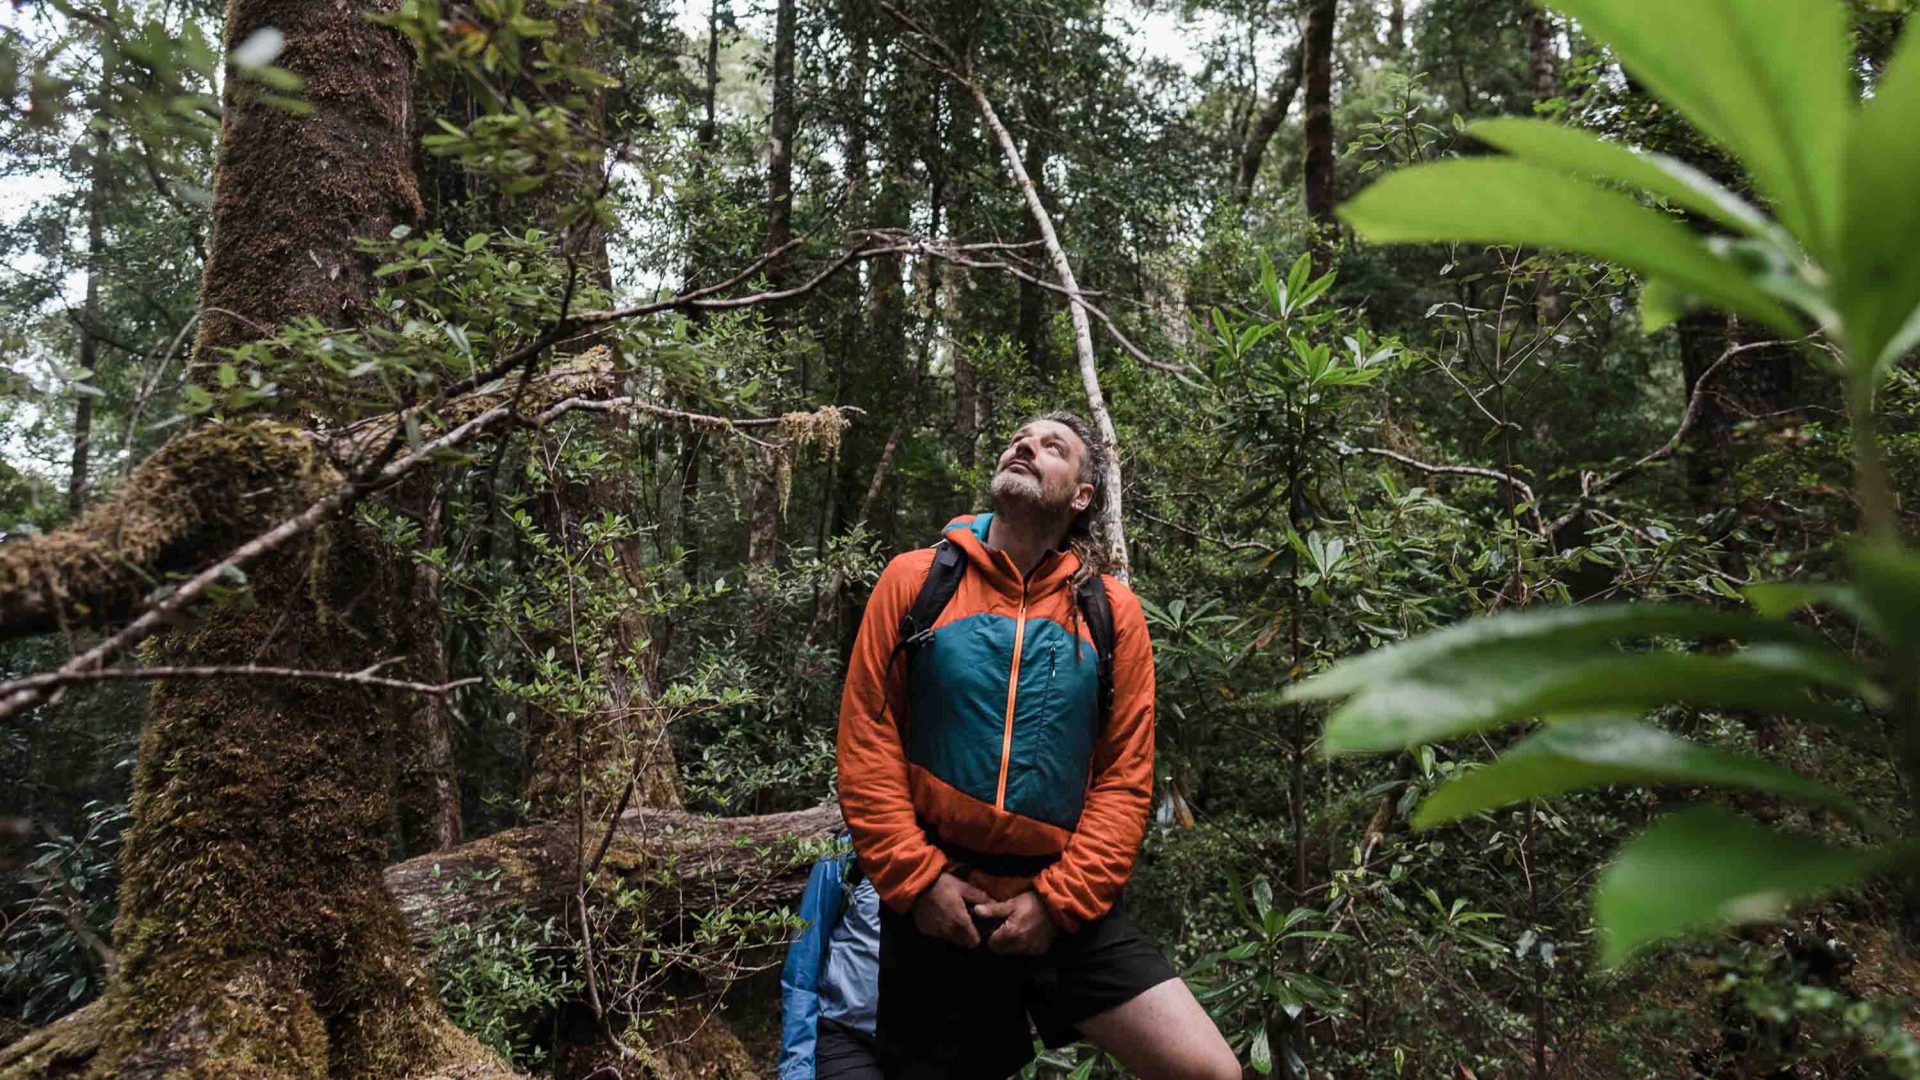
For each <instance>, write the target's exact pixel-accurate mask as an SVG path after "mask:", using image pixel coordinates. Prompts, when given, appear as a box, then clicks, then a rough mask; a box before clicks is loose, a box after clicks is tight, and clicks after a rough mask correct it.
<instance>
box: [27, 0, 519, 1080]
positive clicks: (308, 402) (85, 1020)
mask: <svg viewBox="0 0 1920 1080" xmlns="http://www.w3.org/2000/svg"><path fill="white" fill-rule="evenodd" d="M266 28H273V29H275V30H277V31H278V32H279V33H281V34H282V35H284V39H285V48H284V51H283V52H282V54H281V56H280V57H279V60H278V62H279V63H280V64H281V65H282V66H284V67H286V68H288V69H290V70H292V71H294V72H296V73H297V74H299V75H300V76H302V77H303V78H304V80H305V82H306V87H307V89H306V96H307V100H308V102H309V103H310V105H311V112H310V113H309V114H306V115H302V114H299V113H296V112H292V111H288V110H285V109H281V108H278V107H275V106H273V105H271V104H269V103H266V102H264V101H262V100H260V99H259V96H258V95H256V94H254V93H253V92H251V88H250V87H249V85H248V84H246V83H245V82H244V81H242V80H239V79H234V80H230V81H229V83H228V93H227V101H226V103H225V111H224V117H223V120H222V126H221V134H220V146H219V156H218V159H217V162H216V166H215V179H214V205H213V233H212V244H211V251H210V253H209V258H208V261H207V266H206V271H205V278H204V280H203V283H202V290H201V295H202V312H203V316H202V319H201V322H200V335H199V339H198V341H197V343H196V349H195V354H194V366H195V369H196V373H197V376H196V377H198V378H200V379H203V380H204V379H206V378H207V375H208V373H209V372H210V371H211V370H212V369H213V368H214V367H215V366H216V365H218V364H219V363H221V362H223V355H222V352H221V350H222V349H223V348H224V347H229V346H233V345H237V344H240V343H242V342H245V341H247V340H249V339H252V338H255V337H257V336H259V335H261V334H264V333H270V332H271V331H272V329H273V328H274V327H276V326H278V325H280V324H282V323H284V322H286V321H287V320H289V319H292V318H296V317H302V316H312V317H315V318H318V319H320V320H322V321H324V322H327V323H331V324H334V325H339V326H351V325H353V324H355V323H356V322H358V321H360V320H361V319H362V318H363V317H364V314H365V312H366V311H367V307H368V302H369V300H370V298H371V291H372V271H373V269H374V266H375V263H374V262H373V260H371V259H370V258H368V257H367V256H364V255H361V254H359V253H357V252H355V251H354V250H353V244H354V241H355V238H358V237H367V236H373V237H380V236H385V235H386V234H387V233H388V232H389V231H390V230H391V229H392V228H393V227H394V226H395V225H398V224H403V223H411V222H413V221H415V220H416V219H417V217H418V214H419V208H420V204H419V197H418V193H417V190H416V187H415V181H414V175H413V170H412V156H411V137H412V131H413V125H412V117H411V111H412V82H411V78H412V63H411V55H410V52H409V50H408V48H407V46H406V45H405V44H404V42H403V41H402V40H401V39H400V38H399V37H398V36H396V35H394V34H391V33H389V32H388V31H385V30H382V29H380V28H378V27H375V26H374V25H372V24H371V23H369V22H368V21H367V19H366V17H365V11H364V10H363V9H362V8H361V6H360V5H359V4H357V3H345V2H336V0H231V2H230V3H229V6H228V10H227V27H226V29H227V36H228V43H229V46H230V47H231V46H233V45H238V44H239V43H241V42H244V41H246V40H248V38H250V37H251V36H252V35H253V34H255V33H256V32H259V31H261V30H263V29H266ZM290 391H291V392H292V393H294V394H296V395H298V397H299V402H300V407H299V412H300V413H301V414H302V415H304V416H305V417H324V416H325V415H326V413H327V411H328V406H327V402H326V400H325V397H326V395H325V393H324V391H323V390H322V389H321V388H320V387H319V385H318V384H317V383H312V384H308V385H298V380H295V385H293V386H291V387H290ZM231 430H232V433H233V435H234V436H235V439H236V441H235V445H234V446H232V447H229V448H228V449H229V450H230V452H231V453H232V455H233V456H234V457H237V458H239V460H238V461H233V460H229V462H228V467H229V469H230V471H231V473H232V474H233V476H232V478H233V479H234V480H238V481H244V479H246V474H247V473H248V472H249V471H250V466H254V465H265V464H267V462H266V461H265V460H264V459H266V458H267V457H268V456H269V455H268V453H267V450H266V449H265V448H263V447H262V446H258V445H249V444H246V443H244V441H241V439H242V437H243V436H246V435H247V434H248V433H257V432H259V431H260V430H262V429H261V426H260V425H256V424H245V425H235V426H233V427H232V429H231ZM219 431H220V428H219V427H218V426H216V427H215V428H214V429H213V431H212V432H211V433H207V434H203V435H202V436H200V438H199V439H198V440H197V441H199V442H202V443H211V444H216V445H217V443H218V438H217V436H218V433H219ZM298 434H299V433H298V432H295V431H292V430H288V432H287V437H286V438H284V439H283V440H281V442H280V446H279V453H280V454H281V455H282V456H283V457H284V458H285V459H286V460H280V461H274V462H272V463H271V466H270V467H268V468H267V469H266V471H267V472H269V473H272V474H275V475H277V476H278V477H279V481H280V482H279V483H278V484H269V485H268V486H267V487H266V488H265V489H254V488H247V489H246V490H245V491H243V492H238V493H236V495H235V496H234V501H235V502H236V503H237V504H240V505H242V506H244V505H245V504H247V503H248V502H249V500H252V501H257V502H261V503H265V504H269V505H270V506H272V507H275V508H278V510H279V511H280V512H285V511H288V510H291V509H296V508H298V507H300V506H302V505H304V504H305V503H308V502H311V501H313V500H314V499H315V498H317V497H318V496H319V495H321V494H323V493H324V492H326V491H329V490H332V489H333V488H334V487H335V486H336V485H337V484H338V483H339V482H340V476H339V474H338V473H337V472H336V471H335V468H334V466H333V465H332V464H331V463H330V462H328V461H327V460H326V458H325V457H324V456H323V455H321V454H320V453H319V452H318V448H317V444H316V443H315V442H314V441H312V440H308V439H305V438H301V437H298ZM249 459H251V460H249ZM243 516H244V515H243ZM245 536H246V533H244V532H239V533H236V534H233V535H230V536H225V537H218V539H220V540H224V541H225V543H226V545H231V544H232V543H235V542H238V541H239V540H241V539H244V538H245ZM396 572H398V571H397V570H396V567H395V566H394V565H392V564H390V563H388V562H387V561H385V560H382V559H381V558H379V557H378V555H377V554H376V551H375V548H374V545H373V542H372V541H371V539H370V538H368V537H365V536H362V535H360V534H359V533H358V531H357V530H356V529H355V528H354V527H353V526H352V525H350V524H346V523H340V524H335V525H331V526H328V527H325V528H323V529H320V530H317V531H315V532H312V533H310V534H308V535H307V536H305V537H304V538H302V539H301V540H300V541H298V542H296V543H295V544H292V545H290V546H289V547H287V548H283V549H281V550H280V551H278V552H276V553H275V554H273V555H271V556H269V557H267V558H266V559H264V560H262V561H261V562H259V563H257V564H255V566H254V567H253V568H252V570H251V571H250V573H249V584H248V596H247V597H246V599H245V600H244V602H227V603H213V604H209V605H207V610H203V611H202V612H201V619H200V621H199V622H198V623H197V624H196V625H191V626H188V627H183V628H176V629H174V630H172V631H170V632H168V633H166V634H164V635H162V636H160V637H158V638H156V639H154V640H153V641H152V642H151V643H150V645H149V649H148V654H147V657H146V659H147V660H148V661H149V662H152V663H162V664H168V663H171V664H220V665H226V664H249V663H254V664H270V665H282V666H287V667H298V668H309V669H346V670H352V669H358V668H363V667H366V666H367V665H368V664H370V663H372V662H374V661H377V660H379V659H382V658H384V656H385V655H386V650H387V649H388V648H390V647H391V645H392V642H393V640H394V637H393V633H392V631H393V625H392V624H393V616H394V615H395V612H394V610H393V609H391V608H389V607H387V606H386V603H387V601H386V597H387V596H388V595H389V593H390V592H391V591H392V588H391V587H392V586H393V585H394V584H395V582H394V581H393V580H392V579H393V577H394V575H395V574H396ZM391 715H392V714H391V713H389V712H388V711H387V710H385V709H383V708H382V707H381V702H380V701H378V700H377V699H376V695H375V694H373V693H370V692H368V691H367V689H366V688H363V687H356V686H352V685H347V684H339V683H317V682H313V683H309V682H297V683H296V682H275V683H267V682H236V681H231V680H193V681H188V680H183V681H176V682H162V683H160V684H159V685H157V686H156V688H155V690H154V693H153V701H152V708H151V712H150V719H149V723H148V728H147V731H146V733H145V735H144V737H143V739H142V743H141V748H140V755H139V764H138V766H137V768H136V770H135V776H134V799H133V818H132V823H131V825H130V827H129V829H128V832H127V835H126V838H125V843H124V847H123V849H122V851H123V854H122V875H123V883H122V886H121V893H120V912H119V917H118V920H117V922H116V927H115V936H116V938H117V944H118V947H119V952H120V957H121V962H120V966H119V970H118V975H117V979H116V982H115V984H114V985H113V987H112V988H111V989H110V991H109V993H108V995H107V997H106V998H105V999H104V1000H103V1002H102V1003H101V1004H100V1005H99V1006H98V1007H97V1009H95V1010H89V1011H88V1012H87V1013H83V1014H79V1016H77V1017H76V1018H75V1019H73V1020H71V1021H69V1022H68V1023H67V1025H66V1027H65V1028H64V1029H62V1033H63V1035H65V1036H75V1035H79V1034H82V1032H81V1031H80V1029H82V1028H84V1027H89V1026H95V1025H104V1026H105V1028H106V1030H105V1032H104V1033H102V1032H98V1031H96V1032H94V1034H95V1036H97V1037H96V1038H95V1039H94V1040H93V1045H92V1049H91V1052H89V1053H87V1054H85V1055H84V1059H83V1060H75V1058H76V1056H77V1055H76V1053H75V1050H76V1049H77V1047H78V1046H79V1045H80V1044H79V1042H78V1041H75V1040H74V1039H71V1038H62V1039H55V1040H53V1041H51V1042H49V1043H47V1044H45V1045H44V1046H43V1047H42V1049H41V1051H40V1052H33V1051H29V1052H28V1053H26V1054H25V1055H12V1056H11V1060H9V1061H8V1063H7V1075H19V1076H32V1075H61V1074H65V1073H66V1072H68V1071H80V1070H84V1071H85V1072H86V1073H87V1074H89V1075H101V1076H113V1075H120V1076H208V1077H212V1076H221V1077H228V1076H234V1077H303V1078H304V1077H316V1078H317V1077H329V1076H331V1077H368V1076H405V1075H412V1076H434V1075H439V1076H463V1077H471V1076H486V1075H504V1074H507V1072H508V1070H507V1069H506V1068H505V1067H504V1066H503V1065H502V1064H501V1063H500V1062H499V1061H498V1060H497V1059H495V1058H494V1057H493V1056H492V1055H491V1054H490V1053H489V1052H487V1051H486V1050H484V1049H483V1048H481V1047H480V1046H479V1045H478V1044H477V1043H476V1042H474V1041H473V1040H472V1039H471V1038H470V1037H468V1036H466V1035H465V1034H463V1033H461V1032H460V1031H458V1030H457V1029H455V1028H454V1027H453V1026H452V1025H451V1024H450V1023H449V1022H448V1021H447V1020H446V1019H445V1017H444V1015H443V1014H442V1012H441V1009H440V1005H439V1002H438V1000H437V999H436V997H435V994H434V990H433V984H432V981H431V980H430V979H428V978H427V976H426V972H425V970H424V969H423V968H422V966H421V964H420V961H419V960H418V958H417V957H416V956H415V955H414V952H413V950H412V948H411V946H410V943H409V941H408V938H407V933H406V926H405V923H404V921H403V920H402V919H401V917H400V913H399V910H398V908H397V907H396V906H395V904H394V903H393V900H392V898H391V897H390V896H389V895H388V893H387V891H386V888H385V886H384V884H383V881H382V877H381V875H382V871H383V870H384V868H385V865H386V863H387V859H388V851H387V839H386V838H387V836H388V834H389V830H390V828H391V825H392V823H393V820H394V814H395V808H394V805H393V799H392V792H391V787H390V783H389V777H390V775H391V770H390V768H389V767H388V765H387V762H388V761H389V760H390V759H391V755H392V753H393V749H394V747H393V743H394V738H393V735H394V732H393V730H392V724H391Z"/></svg>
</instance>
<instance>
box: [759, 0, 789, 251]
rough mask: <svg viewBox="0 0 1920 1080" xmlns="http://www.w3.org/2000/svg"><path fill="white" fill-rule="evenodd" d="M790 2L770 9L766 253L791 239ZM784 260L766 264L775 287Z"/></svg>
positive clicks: (782, 245) (783, 0)
mask: <svg viewBox="0 0 1920 1080" xmlns="http://www.w3.org/2000/svg"><path fill="white" fill-rule="evenodd" d="M794 22H795V13H794V0H779V2H778V4H777V6H776V7H775V9H774V30H773V110H772V114H771V115H770V116H769V117H768V121H767V248H766V249H767V250H768V251H777V250H779V249H780V248H782V247H784V246H786V244H787V242H788V241H789V240H792V239H793V135H794V129H795V126H796V122H795V116H794V104H793V35H794ZM785 267H786V260H785V259H784V258H781V259H775V260H774V261H773V262H772V263H770V264H768V267H767V274H768V278H769V279H770V280H771V281H773V282H774V284H775V285H776V287H777V286H778V284H779V283H780V282H781V281H782V280H784V277H785V272H784V271H785Z"/></svg>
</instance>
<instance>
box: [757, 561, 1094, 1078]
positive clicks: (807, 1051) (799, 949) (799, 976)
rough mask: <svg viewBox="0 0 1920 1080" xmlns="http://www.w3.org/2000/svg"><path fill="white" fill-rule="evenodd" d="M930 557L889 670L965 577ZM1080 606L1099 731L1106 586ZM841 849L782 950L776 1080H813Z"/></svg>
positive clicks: (820, 874) (839, 906)
mask: <svg viewBox="0 0 1920 1080" xmlns="http://www.w3.org/2000/svg"><path fill="white" fill-rule="evenodd" d="M935 551H936V554H935V555H934V559H933V565H932V566H931V567H929V568H928V570H927V580H926V581H925V582H924V583H922V584H921V586H920V592H919V595H917V596H915V597H914V601H913V605H912V606H911V607H909V608H908V609H907V612H906V614H904V615H902V616H901V617H900V633H899V637H898V639H897V643H896V644H895V645H894V650H893V656H892V657H889V659H888V666H889V667H891V666H892V663H893V660H894V659H897V658H898V657H899V655H900V654H901V653H902V652H909V653H911V652H912V651H913V650H917V649H921V648H924V647H925V646H926V645H927V643H928V642H929V641H931V640H932V639H933V625H934V623H935V622H936V621H938V620H939V618H940V613H941V612H942V611H944V610H946V607H947V604H948V602H949V601H951V600H952V599H953V594H954V592H955V591H956V590H958V589H959V588H960V578H961V576H962V575H964V574H965V573H966V571H967V555H966V552H964V551H961V550H960V548H959V547H958V546H957V545H955V544H953V543H952V542H951V541H947V540H941V541H940V543H939V544H938V545H936V547H935ZM1078 598H1079V601H1080V611H1081V614H1082V616H1083V617H1084V618H1085V619H1086V620H1087V633H1088V634H1089V635H1090V636H1091V637H1092V638H1093V648H1094V659H1095V661H1096V663H1097V664H1098V666H1099V673H1100V690H1099V722H1100V724H1101V726H1103V727H1104V726H1105V725H1106V721H1107V717H1108V716H1109V715H1111V714H1112V711H1113V608H1112V606H1111V605H1109V604H1108V602H1107V585H1106V581H1105V580H1104V579H1103V578H1102V577H1101V576H1100V575H1099V574H1095V575H1093V576H1092V577H1090V578H1088V579H1087V580H1086V581H1083V582H1081V583H1080V588H1079V593H1078ZM841 842H842V844H843V845H844V847H843V849H842V850H841V851H838V852H836V853H835V854H832V855H829V856H827V857H825V858H823V859H821V860H819V861H818V862H816V863H814V864H813V869H812V871H811V872H810V873H809V874H808V875H807V888H806V891H805V893H803V894H802V895H801V897H800V911H799V913H798V914H799V917H800V918H801V919H802V920H803V921H804V922H805V923H806V925H805V926H803V927H802V928H801V930H800V932H799V934H798V935H797V936H796V937H795V938H794V939H793V941H792V943H791V944H789V945H788V946H787V958H786V962H785V964H784V965H782V967H781V970H780V999H781V1023H780V1080H813V1075H814V1049H815V1043H816V1040H817V1038H818V1036H817V1034H816V1032H817V1025H818V1023H819V1018H820V987H821V982H822V980H823V979H824V978H825V977H826V974H827V947H828V944H829V942H830V941H831V940H832V938H833V932H834V929H835V928H836V927H837V926H838V925H839V923H840V920H842V919H843V918H846V917H847V916H848V915H849V914H852V913H854V912H855V910H856V905H854V904H853V903H851V902H850V897H849V892H850V890H849V888H848V884H847V883H848V881H849V879H850V878H851V877H852V876H854V875H857V874H858V873H859V867H858V864H857V863H856V862H854V857H853V852H852V846H851V845H852V840H851V838H850V837H846V836H845V835H844V834H843V836H842V841H841ZM864 974H870V976H871V978H872V979H873V980H874V981H875V982H877V981H878V980H879V971H878V970H875V971H873V972H871V973H863V975H864Z"/></svg>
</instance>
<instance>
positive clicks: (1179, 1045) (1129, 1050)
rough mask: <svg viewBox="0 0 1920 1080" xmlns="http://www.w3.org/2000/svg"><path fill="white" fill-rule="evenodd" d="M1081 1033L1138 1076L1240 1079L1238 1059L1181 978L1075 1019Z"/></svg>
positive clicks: (1162, 1079) (1149, 1079)
mask: <svg viewBox="0 0 1920 1080" xmlns="http://www.w3.org/2000/svg"><path fill="white" fill-rule="evenodd" d="M1079 1028H1080V1034H1082V1035H1085V1036H1086V1037H1087V1038H1088V1039H1090V1040H1092V1042H1093V1043H1094V1045H1096V1046H1098V1047H1100V1049H1102V1050H1105V1051H1106V1052H1108V1053H1110V1054H1112V1055H1113V1056H1114V1057H1117V1058H1119V1059H1120V1064H1122V1065H1124V1066H1126V1067H1127V1071H1128V1072H1130V1073H1132V1074H1133V1075H1135V1076H1138V1077H1140V1078H1141V1080H1239V1078H1240V1063H1239V1062H1238V1061H1235V1060H1234V1057H1233V1051H1232V1050H1231V1049H1230V1048H1228V1046H1227V1040H1226V1039H1224V1038H1222V1037H1221V1035H1220V1029H1219V1028H1216V1027H1214V1026H1213V1018H1212V1017H1210V1016H1208V1015H1207V1011H1206V1010H1205V1009H1203V1008H1201V1007H1200V1002H1198V1001H1196V1000H1195V999H1194V996H1193V991H1191V990H1189V989H1187V984H1186V983H1185V982H1183V981H1182V980H1180V979H1168V980H1167V981H1166V982H1163V983H1160V984H1159V985H1157V986H1152V987H1149V988H1147V989H1146V990H1144V991H1142V992H1141V993H1140V994H1139V995H1138V996H1136V997H1134V998H1133V999H1132V1000H1130V1001H1126V1002H1123V1003H1121V1004H1119V1005H1115V1006H1114V1007H1113V1008H1111V1009H1108V1010H1107V1011H1106V1012H1103V1013H1100V1014H1098V1015H1096V1016H1092V1017H1089V1018H1087V1019H1086V1020H1083V1021H1081V1022H1080V1025H1079Z"/></svg>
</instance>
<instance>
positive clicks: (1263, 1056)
mask: <svg viewBox="0 0 1920 1080" xmlns="http://www.w3.org/2000/svg"><path fill="white" fill-rule="evenodd" d="M1247 1064H1249V1065H1252V1066H1253V1071H1254V1072H1257V1073H1259V1074H1260V1075H1261V1076H1265V1075H1267V1074H1268V1073H1270V1072H1272V1071H1273V1045H1272V1044H1271V1043H1270V1042H1268V1041H1267V1025H1265V1024H1261V1025H1260V1028H1259V1030H1257V1031H1255V1032H1254V1033H1253V1045H1252V1046H1250V1047H1248V1048H1247Z"/></svg>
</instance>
